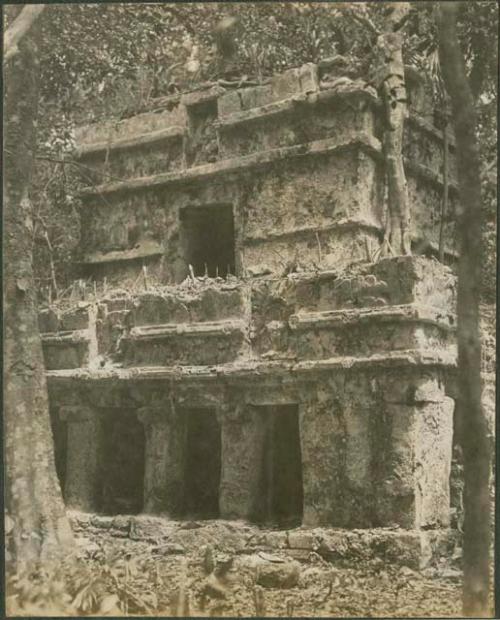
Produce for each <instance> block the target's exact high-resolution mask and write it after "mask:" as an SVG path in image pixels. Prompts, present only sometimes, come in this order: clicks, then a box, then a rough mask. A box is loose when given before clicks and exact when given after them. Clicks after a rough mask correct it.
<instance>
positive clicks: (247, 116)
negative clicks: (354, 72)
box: [217, 88, 380, 130]
mask: <svg viewBox="0 0 500 620" xmlns="http://www.w3.org/2000/svg"><path fill="white" fill-rule="evenodd" d="M349 99H362V100H365V101H367V102H368V103H370V104H372V105H373V106H375V107H376V106H378V105H380V102H379V99H378V98H377V97H374V96H373V95H372V94H371V93H370V92H369V91H367V90H364V89H362V88H356V89H352V90H337V89H329V90H324V91H321V92H314V93H308V94H297V95H295V96H293V97H288V98H286V99H282V100H281V101H273V102H272V103H268V104H266V105H262V106H259V107H256V108H250V109H249V110H242V111H241V112H233V113H232V114H228V115H227V116H222V117H221V118H220V119H219V120H218V123H217V125H218V127H219V128H220V129H222V130H225V129H230V128H232V127H234V126H236V125H242V124H245V123H251V122H254V121H260V120H267V119H269V118H271V117H273V116H282V115H285V114H290V113H294V112H297V110H298V109H299V106H301V105H304V104H309V105H316V104H318V103H323V102H329V101H333V100H337V101H340V100H349Z"/></svg>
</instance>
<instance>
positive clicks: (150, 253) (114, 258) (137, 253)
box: [79, 243, 164, 265]
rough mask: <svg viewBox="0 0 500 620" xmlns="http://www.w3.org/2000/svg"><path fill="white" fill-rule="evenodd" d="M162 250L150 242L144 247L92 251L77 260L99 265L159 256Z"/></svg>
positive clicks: (160, 246) (86, 263)
mask: <svg viewBox="0 0 500 620" xmlns="http://www.w3.org/2000/svg"><path fill="white" fill-rule="evenodd" d="M163 252H164V249H163V246H162V245H161V244H159V243H150V244H148V245H147V246H145V247H139V248H133V249H131V250H115V251H113V252H93V253H90V254H85V256H84V257H83V258H82V260H81V261H79V262H80V264H83V265H99V264H102V263H115V262H121V261H133V260H139V259H141V258H149V257H154V256H161V255H162V254H163Z"/></svg>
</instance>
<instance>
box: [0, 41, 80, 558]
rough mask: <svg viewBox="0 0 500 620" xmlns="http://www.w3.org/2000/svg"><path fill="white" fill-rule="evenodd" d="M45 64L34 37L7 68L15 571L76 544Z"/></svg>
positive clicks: (11, 550)
mask: <svg viewBox="0 0 500 620" xmlns="http://www.w3.org/2000/svg"><path fill="white" fill-rule="evenodd" d="M38 74H39V67H38V58H37V51H36V48H35V39H34V37H33V36H32V35H31V34H30V35H29V36H25V37H23V39H22V40H20V41H19V42H18V43H17V50H16V53H15V54H14V55H12V57H11V60H10V61H9V62H8V63H6V64H5V66H4V77H5V81H4V83H5V92H4V102H5V108H4V162H5V172H4V205H3V217H4V220H3V222H4V239H3V240H4V325H5V332H4V334H5V345H4V346H5V348H4V355H5V357H4V389H5V393H4V412H5V418H4V420H5V461H6V470H5V485H6V488H5V502H6V503H5V508H6V513H7V517H8V518H7V519H6V526H7V527H6V535H7V539H6V547H7V566H8V568H9V570H10V569H21V567H23V566H29V565H33V564H34V563H35V564H36V563H38V562H39V561H46V560H48V559H50V558H55V557H58V556H59V554H61V553H64V554H67V552H68V550H69V549H70V548H71V547H72V545H73V536H72V533H71V529H70V526H69V522H68V520H67V517H66V513H65V508H64V503H63V499H62V495H61V491H60V487H59V482H58V479H57V475H56V470H55V463H54V454H53V439H52V432H51V428H50V418H49V409H48V397H47V385H46V380H45V369H44V362H43V354H42V345H41V340H40V334H39V331H38V320H37V306H36V291H35V287H34V281H33V264H32V262H33V256H32V243H31V241H32V234H33V230H32V229H33V222H32V209H31V204H30V200H29V188H30V182H31V173H32V167H33V157H34V151H35V140H36V123H37V103H38Z"/></svg>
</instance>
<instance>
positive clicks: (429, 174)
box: [404, 157, 458, 196]
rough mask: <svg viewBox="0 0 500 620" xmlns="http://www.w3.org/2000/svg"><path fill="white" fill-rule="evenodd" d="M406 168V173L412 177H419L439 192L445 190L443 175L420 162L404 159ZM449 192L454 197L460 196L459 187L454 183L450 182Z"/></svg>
mask: <svg viewBox="0 0 500 620" xmlns="http://www.w3.org/2000/svg"><path fill="white" fill-rule="evenodd" d="M404 166H405V170H406V172H407V173H408V174H409V175H410V176H415V177H419V178H421V179H424V180H425V181H427V182H428V183H429V184H430V185H434V186H435V187H437V188H438V189H439V190H442V189H443V188H444V182H443V175H442V174H438V173H437V172H434V170H432V169H431V168H428V167H427V166H424V165H423V164H420V163H418V162H414V161H412V160H410V159H408V158H407V157H405V158H404ZM448 191H449V192H450V193H451V194H452V195H454V196H458V185H457V184H456V183H455V182H454V181H453V180H449V181H448Z"/></svg>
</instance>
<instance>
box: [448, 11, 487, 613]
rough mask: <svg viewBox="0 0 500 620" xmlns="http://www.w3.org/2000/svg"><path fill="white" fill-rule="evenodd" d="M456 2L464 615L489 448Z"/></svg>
mask: <svg viewBox="0 0 500 620" xmlns="http://www.w3.org/2000/svg"><path fill="white" fill-rule="evenodd" d="M457 9H458V6H457V3H455V2H440V3H439V5H438V8H437V23H438V30H439V56H440V62H441V67H442V72H443V77H444V81H445V85H446V89H447V91H448V94H449V95H450V99H451V105H452V123H453V127H454V130H455V137H456V144H457V149H456V153H457V166H458V179H459V187H460V206H459V209H458V214H457V229H458V238H459V246H460V258H459V261H458V297H457V313H458V385H459V400H460V407H459V411H460V415H461V417H462V428H463V431H464V432H463V445H462V449H463V455H464V477H465V489H464V510H465V519H464V543H463V568H464V591H463V611H464V614H465V615H466V616H474V617H485V616H488V615H490V613H491V610H490V609H489V606H488V593H489V577H490V574H489V573H490V497H489V475H490V448H489V443H488V438H487V425H486V419H485V416H484V413H483V410H482V406H481V342H480V332H479V296H480V284H481V259H482V252H481V245H482V236H481V219H482V218H481V181H480V174H479V172H480V167H479V166H480V162H479V150H478V144H477V139H476V112H475V107H474V100H473V97H472V93H471V89H470V84H469V82H468V80H467V76H466V71H465V63H464V58H463V54H462V52H461V49H460V43H459V40H458V35H457V29H456V21H457Z"/></svg>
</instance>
